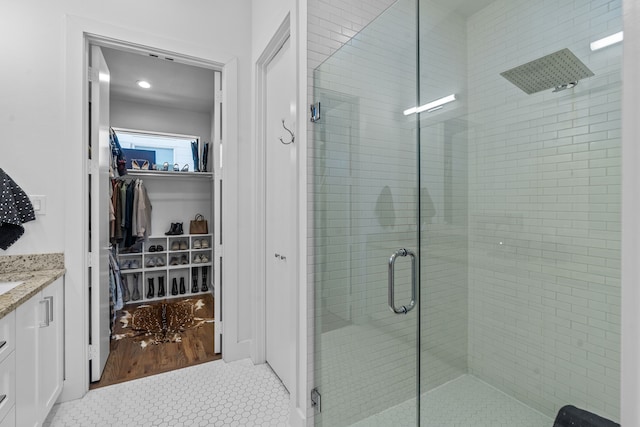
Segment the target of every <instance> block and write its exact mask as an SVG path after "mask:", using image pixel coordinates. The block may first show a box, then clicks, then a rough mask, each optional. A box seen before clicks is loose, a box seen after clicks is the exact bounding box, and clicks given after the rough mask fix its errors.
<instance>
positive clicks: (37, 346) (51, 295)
mask: <svg viewBox="0 0 640 427" xmlns="http://www.w3.org/2000/svg"><path fill="white" fill-rule="evenodd" d="M63 298H64V287H63V279H62V278H60V279H58V280H56V281H54V282H53V283H52V284H50V285H49V286H47V287H46V288H44V289H43V290H41V291H40V292H38V293H37V294H36V295H34V296H33V297H31V298H30V299H29V300H28V301H26V302H25V303H23V304H22V305H20V306H19V307H18V308H17V309H16V311H15V314H16V349H15V356H16V425H19V426H25V427H27V426H29V427H31V426H40V425H42V423H43V422H44V420H45V418H46V417H47V415H48V413H49V411H50V410H51V408H52V407H53V405H54V403H55V402H56V399H57V398H58V396H59V395H60V392H61V391H62V381H63V373H64V371H63V350H64V349H63V344H64V340H63V333H64V325H63V322H64V315H63Z"/></svg>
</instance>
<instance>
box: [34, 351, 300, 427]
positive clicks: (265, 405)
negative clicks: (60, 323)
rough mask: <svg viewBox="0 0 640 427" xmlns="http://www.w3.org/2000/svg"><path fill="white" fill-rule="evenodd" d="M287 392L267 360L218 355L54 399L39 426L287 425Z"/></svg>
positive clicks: (172, 426) (176, 426) (171, 426)
mask: <svg viewBox="0 0 640 427" xmlns="http://www.w3.org/2000/svg"><path fill="white" fill-rule="evenodd" d="M288 414H289V393H288V392H287V390H286V389H285V388H284V386H283V385H282V383H281V382H280V380H279V379H278V377H277V376H276V375H275V374H274V373H273V371H272V370H271V368H269V366H268V365H254V364H253V363H252V362H251V361H250V360H241V361H238V362H232V363H225V362H224V361H222V360H218V361H215V362H209V363H204V364H202V365H196V366H192V367H189V368H184V369H179V370H175V371H172V372H167V373H165V374H159V375H154V376H150V377H146V378H141V379H138V380H133V381H128V382H126V383H122V384H116V385H112V386H108V387H104V388H100V389H96V390H92V391H90V392H89V393H87V394H86V395H85V396H84V397H83V398H82V399H79V400H75V401H71V402H65V403H61V404H57V405H55V406H54V407H53V409H52V410H51V413H50V414H49V416H48V417H47V420H46V421H45V423H44V424H43V426H51V427H72V426H73V427H77V426H82V427H93V426H96V427H105V426H118V427H125V426H167V427H169V426H170V427H174V426H175V427H178V426H269V427H271V426H287V425H288Z"/></svg>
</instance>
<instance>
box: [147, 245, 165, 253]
mask: <svg viewBox="0 0 640 427" xmlns="http://www.w3.org/2000/svg"><path fill="white" fill-rule="evenodd" d="M148 251H149V252H163V251H164V246H162V245H151V246H149V249H148Z"/></svg>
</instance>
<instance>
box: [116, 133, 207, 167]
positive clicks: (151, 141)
mask: <svg viewBox="0 0 640 427" xmlns="http://www.w3.org/2000/svg"><path fill="white" fill-rule="evenodd" d="M114 130H115V132H116V134H117V135H118V141H119V142H120V146H121V147H122V150H123V152H124V155H125V156H126V158H127V169H150V170H151V169H154V165H155V168H156V169H157V170H162V169H163V168H167V167H168V168H169V170H173V168H174V165H178V167H179V169H181V170H182V169H183V168H185V166H187V167H188V170H189V171H194V170H196V167H195V166H196V165H194V156H193V148H192V145H193V143H195V144H196V147H198V152H200V138H199V137H197V136H193V135H180V134H169V133H161V132H152V131H141V130H133V129H123V128H114ZM145 162H146V163H145Z"/></svg>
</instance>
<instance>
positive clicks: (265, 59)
mask: <svg viewBox="0 0 640 427" xmlns="http://www.w3.org/2000/svg"><path fill="white" fill-rule="evenodd" d="M290 35H291V25H290V14H287V16H286V17H285V19H284V21H283V22H282V23H281V24H280V27H279V28H278V30H277V31H276V32H275V33H274V35H273V37H272V38H271V41H269V44H267V47H265V49H264V51H263V52H262V54H261V55H260V57H259V58H258V60H257V61H256V104H255V108H256V111H255V117H256V126H255V129H256V135H255V138H256V139H255V140H256V143H255V147H254V149H253V152H254V156H253V159H252V160H253V174H254V176H253V186H254V191H255V198H254V200H253V203H254V209H253V212H254V215H253V216H254V227H255V230H256V232H255V234H254V241H253V259H254V262H253V265H254V269H253V274H254V280H253V281H252V282H253V295H254V298H253V299H252V302H251V305H252V307H251V309H252V311H253V313H254V317H253V345H252V346H251V359H252V360H253V363H264V362H265V361H266V357H267V356H266V346H265V344H266V343H265V341H266V334H267V331H266V329H265V324H266V265H265V258H266V252H265V251H266V249H265V245H266V232H267V225H266V223H265V209H266V191H267V189H266V187H265V182H266V181H267V180H266V176H265V173H266V164H265V161H266V154H265V152H266V150H265V144H266V142H265V138H266V135H265V133H266V125H265V121H266V120H265V118H266V113H267V110H266V102H267V93H266V89H267V85H266V79H267V67H268V65H269V63H270V62H271V60H272V59H273V58H274V57H275V56H276V54H277V53H278V52H279V51H280V49H281V48H282V46H283V45H284V43H285V42H286V41H287V40H288V39H289V38H290Z"/></svg>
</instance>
